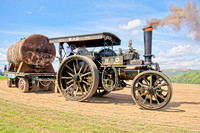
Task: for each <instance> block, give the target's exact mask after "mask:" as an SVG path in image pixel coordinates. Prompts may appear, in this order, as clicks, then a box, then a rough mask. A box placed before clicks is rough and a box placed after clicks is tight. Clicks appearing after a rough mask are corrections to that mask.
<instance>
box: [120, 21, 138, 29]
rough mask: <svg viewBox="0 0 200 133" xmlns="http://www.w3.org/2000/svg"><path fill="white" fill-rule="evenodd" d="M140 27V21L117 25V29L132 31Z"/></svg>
mask: <svg viewBox="0 0 200 133" xmlns="http://www.w3.org/2000/svg"><path fill="white" fill-rule="evenodd" d="M140 25H141V21H140V20H139V19H134V20H131V21H129V22H128V24H122V25H119V29H122V30H132V29H135V28H137V27H138V26H140Z"/></svg>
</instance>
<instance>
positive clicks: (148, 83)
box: [142, 77, 150, 86]
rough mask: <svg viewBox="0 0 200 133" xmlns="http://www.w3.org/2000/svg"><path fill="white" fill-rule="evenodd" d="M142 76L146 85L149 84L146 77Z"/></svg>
mask: <svg viewBox="0 0 200 133" xmlns="http://www.w3.org/2000/svg"><path fill="white" fill-rule="evenodd" d="M142 78H143V80H144V81H145V83H146V84H147V85H148V86H150V85H149V83H148V81H147V80H146V78H144V77H142Z"/></svg>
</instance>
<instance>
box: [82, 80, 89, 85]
mask: <svg viewBox="0 0 200 133" xmlns="http://www.w3.org/2000/svg"><path fill="white" fill-rule="evenodd" d="M82 82H83V83H85V84H87V85H91V84H90V83H88V82H87V81H84V80H82Z"/></svg>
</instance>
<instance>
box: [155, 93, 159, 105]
mask: <svg viewBox="0 0 200 133" xmlns="http://www.w3.org/2000/svg"><path fill="white" fill-rule="evenodd" d="M154 97H155V99H156V102H157V104H158V105H159V104H160V102H159V101H158V98H157V96H156V95H155V94H154Z"/></svg>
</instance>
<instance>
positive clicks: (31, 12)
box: [26, 6, 44, 14]
mask: <svg viewBox="0 0 200 133" xmlns="http://www.w3.org/2000/svg"><path fill="white" fill-rule="evenodd" d="M43 9H44V6H40V8H39V9H37V10H34V11H33V10H32V11H30V10H28V11H26V13H27V14H34V13H41V12H42V11H43Z"/></svg>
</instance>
